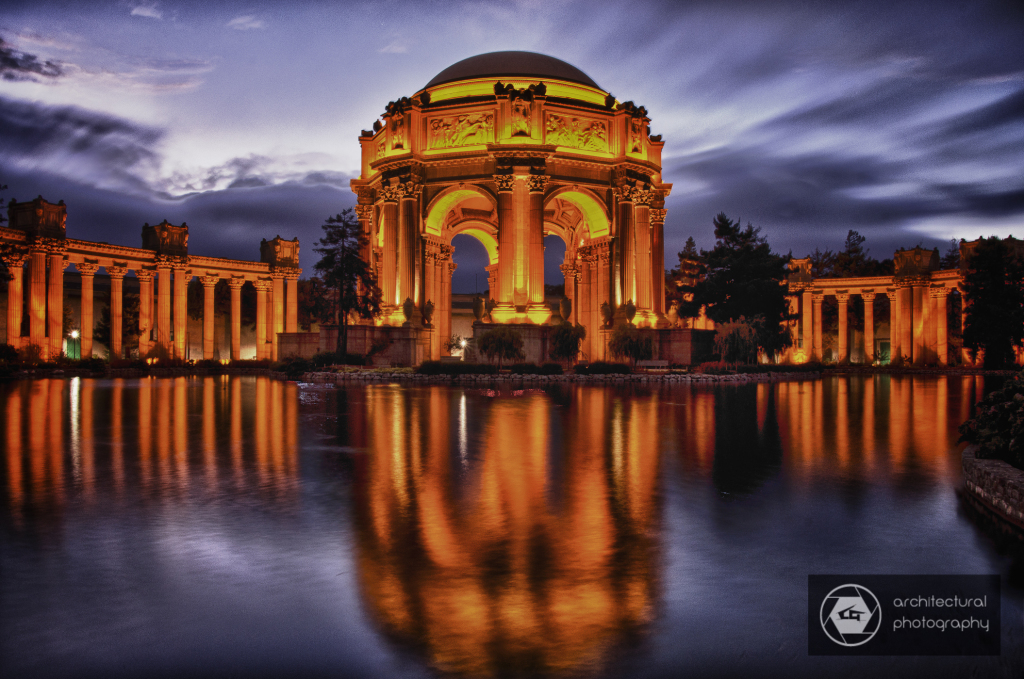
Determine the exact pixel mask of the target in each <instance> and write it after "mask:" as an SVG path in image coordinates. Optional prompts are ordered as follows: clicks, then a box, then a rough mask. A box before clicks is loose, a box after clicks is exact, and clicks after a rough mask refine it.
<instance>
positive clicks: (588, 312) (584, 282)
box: [574, 249, 598, 357]
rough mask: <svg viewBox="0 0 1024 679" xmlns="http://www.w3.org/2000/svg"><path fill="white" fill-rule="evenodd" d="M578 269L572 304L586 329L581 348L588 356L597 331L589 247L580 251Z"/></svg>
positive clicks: (592, 263)
mask: <svg viewBox="0 0 1024 679" xmlns="http://www.w3.org/2000/svg"><path fill="white" fill-rule="evenodd" d="M580 269H581V272H582V276H581V278H580V290H579V293H580V294H579V295H577V297H578V298H579V299H578V300H577V301H576V303H575V304H574V306H576V307H578V310H577V312H576V316H577V318H579V319H580V325H582V326H584V327H585V328H586V329H587V336H586V337H584V338H583V346H582V347H581V349H582V350H583V352H584V353H586V355H587V356H588V357H589V356H591V352H592V348H591V347H592V344H593V337H594V334H595V333H596V332H597V328H598V326H597V323H595V321H594V316H595V314H594V310H593V300H592V297H591V296H592V294H593V287H594V283H593V281H594V255H593V254H592V253H591V251H590V250H589V249H587V250H586V252H582V253H580Z"/></svg>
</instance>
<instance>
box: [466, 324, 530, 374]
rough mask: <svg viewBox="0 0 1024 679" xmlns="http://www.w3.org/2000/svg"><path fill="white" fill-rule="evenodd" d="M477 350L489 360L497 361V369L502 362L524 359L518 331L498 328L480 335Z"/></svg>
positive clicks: (505, 327) (521, 340)
mask: <svg viewBox="0 0 1024 679" xmlns="http://www.w3.org/2000/svg"><path fill="white" fill-rule="evenodd" d="M476 345H477V348H479V350H480V352H481V353H483V355H484V356H486V357H487V358H488V359H489V360H492V361H493V360H494V359H495V358H497V359H498V369H499V370H500V369H501V363H502V361H521V360H523V359H524V358H526V355H525V354H524V353H523V336H522V335H520V334H519V331H518V330H514V329H513V328H509V327H507V326H500V327H497V328H494V329H493V330H488V331H487V332H485V333H484V334H482V335H480V339H478V340H477V343H476Z"/></svg>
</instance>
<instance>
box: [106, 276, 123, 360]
mask: <svg viewBox="0 0 1024 679" xmlns="http://www.w3.org/2000/svg"><path fill="white" fill-rule="evenodd" d="M106 269H107V275H108V276H110V347H109V349H110V359H111V360H114V359H119V358H123V357H124V352H123V351H122V346H121V327H122V325H123V324H124V315H123V309H122V302H123V297H122V291H123V289H124V288H123V284H124V275H125V274H126V273H128V268H127V267H125V266H120V265H114V266H108V267H106Z"/></svg>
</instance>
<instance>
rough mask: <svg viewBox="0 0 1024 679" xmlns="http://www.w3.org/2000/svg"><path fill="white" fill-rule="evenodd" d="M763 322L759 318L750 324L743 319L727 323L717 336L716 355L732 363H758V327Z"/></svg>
mask: <svg viewBox="0 0 1024 679" xmlns="http://www.w3.org/2000/svg"><path fill="white" fill-rule="evenodd" d="M762 322H763V319H760V318H758V319H756V320H755V321H753V322H750V323H748V322H747V319H745V318H742V317H741V318H738V319H736V320H735V321H733V322H732V323H725V324H724V325H722V326H721V327H720V328H719V329H718V334H717V335H715V353H716V354H718V355H719V356H720V357H721V359H722V360H723V361H728V362H730V363H747V364H752V363H757V333H758V330H759V328H758V327H757V326H758V325H759V324H760V323H762Z"/></svg>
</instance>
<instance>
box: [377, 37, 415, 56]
mask: <svg viewBox="0 0 1024 679" xmlns="http://www.w3.org/2000/svg"><path fill="white" fill-rule="evenodd" d="M408 51H409V46H408V45H407V44H405V42H403V41H402V40H398V39H396V40H392V41H391V42H389V43H388V44H387V45H385V46H384V47H381V48H380V49H379V50H377V52H378V53H380V54H405V53H406V52H408Z"/></svg>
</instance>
